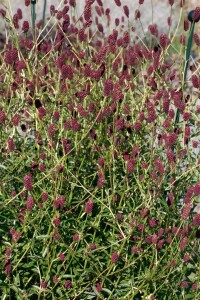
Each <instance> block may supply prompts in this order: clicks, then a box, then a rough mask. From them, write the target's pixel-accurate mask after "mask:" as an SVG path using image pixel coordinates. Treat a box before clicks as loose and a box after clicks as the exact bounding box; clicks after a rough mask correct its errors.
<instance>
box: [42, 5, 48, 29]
mask: <svg viewBox="0 0 200 300" xmlns="http://www.w3.org/2000/svg"><path fill="white" fill-rule="evenodd" d="M46 8H47V0H44V7H43V16H42V29H43V28H44V24H45V14H46Z"/></svg>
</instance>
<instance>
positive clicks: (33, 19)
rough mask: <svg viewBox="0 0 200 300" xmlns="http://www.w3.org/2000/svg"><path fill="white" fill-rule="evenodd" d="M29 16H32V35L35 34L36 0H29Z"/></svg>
mask: <svg viewBox="0 0 200 300" xmlns="http://www.w3.org/2000/svg"><path fill="white" fill-rule="evenodd" d="M31 4H32V5H31V17H32V27H33V35H34V36H35V19H36V15H35V5H36V0H31Z"/></svg>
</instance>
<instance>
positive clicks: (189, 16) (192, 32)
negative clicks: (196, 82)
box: [175, 10, 200, 131]
mask: <svg viewBox="0 0 200 300" xmlns="http://www.w3.org/2000/svg"><path fill="white" fill-rule="evenodd" d="M193 13H194V10H191V11H190V12H189V14H188V20H189V21H190V22H191V25H190V33H189V38H188V44H187V49H186V55H185V60H186V64H185V68H184V77H183V83H185V81H186V78H187V70H188V65H189V59H190V52H191V47H192V40H193V35H194V27H195V23H197V22H198V21H199V20H200V15H199V17H198V18H197V19H196V20H193ZM181 102H182V99H181V100H180V104H179V107H178V108H177V111H176V117H175V131H176V129H177V128H176V125H177V123H178V122H179V117H180V105H181Z"/></svg>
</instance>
